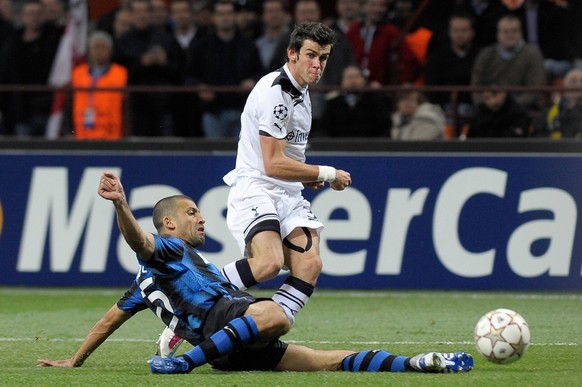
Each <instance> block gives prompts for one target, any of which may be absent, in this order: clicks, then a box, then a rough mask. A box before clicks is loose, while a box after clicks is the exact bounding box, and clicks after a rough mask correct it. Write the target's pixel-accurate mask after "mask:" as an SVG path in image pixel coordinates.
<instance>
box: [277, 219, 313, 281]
mask: <svg viewBox="0 0 582 387" xmlns="http://www.w3.org/2000/svg"><path fill="white" fill-rule="evenodd" d="M283 246H284V247H283V251H284V255H285V264H286V265H287V267H289V270H290V271H291V273H292V274H293V275H294V276H296V277H299V278H301V279H303V280H304V281H307V282H310V283H311V282H313V281H315V279H316V278H317V276H319V273H320V272H321V269H322V263H321V257H320V254H319V233H318V232H317V230H314V229H310V228H307V227H299V228H296V229H295V230H293V231H292V232H291V233H290V234H289V235H288V236H287V237H286V238H285V239H284V241H283Z"/></svg>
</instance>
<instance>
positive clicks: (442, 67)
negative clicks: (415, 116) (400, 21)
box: [425, 12, 479, 137]
mask: <svg viewBox="0 0 582 387" xmlns="http://www.w3.org/2000/svg"><path fill="white" fill-rule="evenodd" d="M474 36H475V30H474V29H473V19H472V17H471V16H470V15H469V14H466V13H464V12H458V13H454V14H453V15H452V16H451V18H450V20H449V28H448V39H447V40H446V41H443V43H442V45H435V46H434V47H433V50H432V51H431V53H430V54H429V56H428V58H427V62H426V67H425V83H426V85H427V86H464V85H469V84H470V83H471V72H472V70H473V64H474V62H475V58H476V57H477V54H478V52H479V48H478V47H477V46H475V44H474V43H473V38H474ZM427 97H428V99H429V100H430V101H431V102H432V103H436V104H438V105H440V106H441V107H442V108H443V109H444V111H445V112H446V113H447V114H448V116H449V117H451V116H452V115H453V114H455V113H458V114H460V115H461V120H459V121H458V126H457V127H456V128H450V134H449V135H451V136H454V137H456V136H458V135H459V134H460V133H459V132H460V128H461V127H462V125H463V124H464V123H465V122H464V121H463V116H468V115H470V114H471V113H472V111H473V101H472V99H471V94H470V93H468V92H463V93H459V94H458V96H457V100H456V102H457V106H456V111H453V110H452V109H453V107H452V106H451V95H450V93H448V92H433V93H427ZM449 123H450V122H449Z"/></svg>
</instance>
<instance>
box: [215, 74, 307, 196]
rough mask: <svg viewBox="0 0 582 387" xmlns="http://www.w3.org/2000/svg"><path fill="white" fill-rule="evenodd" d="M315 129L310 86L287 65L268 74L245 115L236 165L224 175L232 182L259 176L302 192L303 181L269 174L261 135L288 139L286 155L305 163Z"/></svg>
mask: <svg viewBox="0 0 582 387" xmlns="http://www.w3.org/2000/svg"><path fill="white" fill-rule="evenodd" d="M310 130H311V100H310V99H309V93H308V92H307V87H301V86H299V84H298V83H297V82H296V81H295V79H293V76H292V75H291V73H290V72H289V69H288V67H287V65H286V64H285V65H284V66H283V67H282V68H281V69H279V70H277V71H274V72H271V73H269V74H267V75H265V76H264V77H263V78H261V80H259V82H257V84H256V85H255V87H254V88H253V90H252V91H251V93H250V94H249V97H248V99H247V102H246V104H245V107H244V110H243V113H242V115H241V131H240V138H239V142H238V151H237V157H236V167H235V169H234V170H232V171H230V172H229V173H228V174H227V175H226V176H224V182H225V183H226V184H227V185H232V184H233V183H234V182H235V180H236V178H237V177H240V176H245V177H255V178H260V179H264V180H267V181H269V182H271V183H274V184H277V185H279V186H281V187H283V188H285V189H286V190H289V191H291V192H297V191H301V189H303V184H301V183H300V182H290V181H285V180H280V179H274V178H270V177H268V176H266V175H265V167H264V164H263V153H262V152H261V142H260V137H259V136H263V135H267V136H271V137H275V138H278V139H285V141H287V144H286V146H285V154H286V155H287V156H288V157H290V158H292V159H294V160H297V161H301V162H305V149H306V147H307V140H308V138H309V131H310Z"/></svg>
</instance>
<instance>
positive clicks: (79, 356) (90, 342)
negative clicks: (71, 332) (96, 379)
mask: <svg viewBox="0 0 582 387" xmlns="http://www.w3.org/2000/svg"><path fill="white" fill-rule="evenodd" d="M131 316H132V315H131V314H130V313H129V312H125V311H123V310H121V309H119V308H118V307H117V305H113V306H112V307H111V309H109V310H108V311H107V313H105V315H104V316H103V317H102V318H101V319H100V320H99V321H97V323H95V325H94V326H93V328H91V330H90V331H89V333H87V336H86V337H85V340H84V341H83V343H82V344H81V346H80V347H79V349H78V350H77V353H75V355H74V356H73V357H72V358H70V359H64V360H48V359H38V360H37V361H38V366H40V367H61V368H74V367H81V366H82V365H83V363H84V362H85V360H87V358H88V357H89V356H91V354H92V353H93V352H94V351H95V350H96V349H97V348H98V347H99V346H100V345H101V344H103V342H104V341H105V340H107V338H108V337H109V336H110V335H111V334H112V333H113V332H115V331H116V330H117V328H119V327H120V326H121V325H123V323H125V322H126V321H127V320H129V319H130V318H131Z"/></svg>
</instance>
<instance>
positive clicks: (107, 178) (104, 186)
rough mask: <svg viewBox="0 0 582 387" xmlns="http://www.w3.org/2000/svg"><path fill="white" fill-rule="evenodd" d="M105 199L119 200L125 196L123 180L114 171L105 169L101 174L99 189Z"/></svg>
mask: <svg viewBox="0 0 582 387" xmlns="http://www.w3.org/2000/svg"><path fill="white" fill-rule="evenodd" d="M97 192H98V193H99V195H100V196H101V197H102V198H103V199H107V200H111V201H117V200H121V199H123V198H124V197H125V192H124V191H123V186H122V185H121V181H120V180H119V178H118V177H117V176H115V174H113V173H112V172H108V171H105V172H103V173H102V174H101V180H100V181H99V189H98V191H97Z"/></svg>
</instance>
